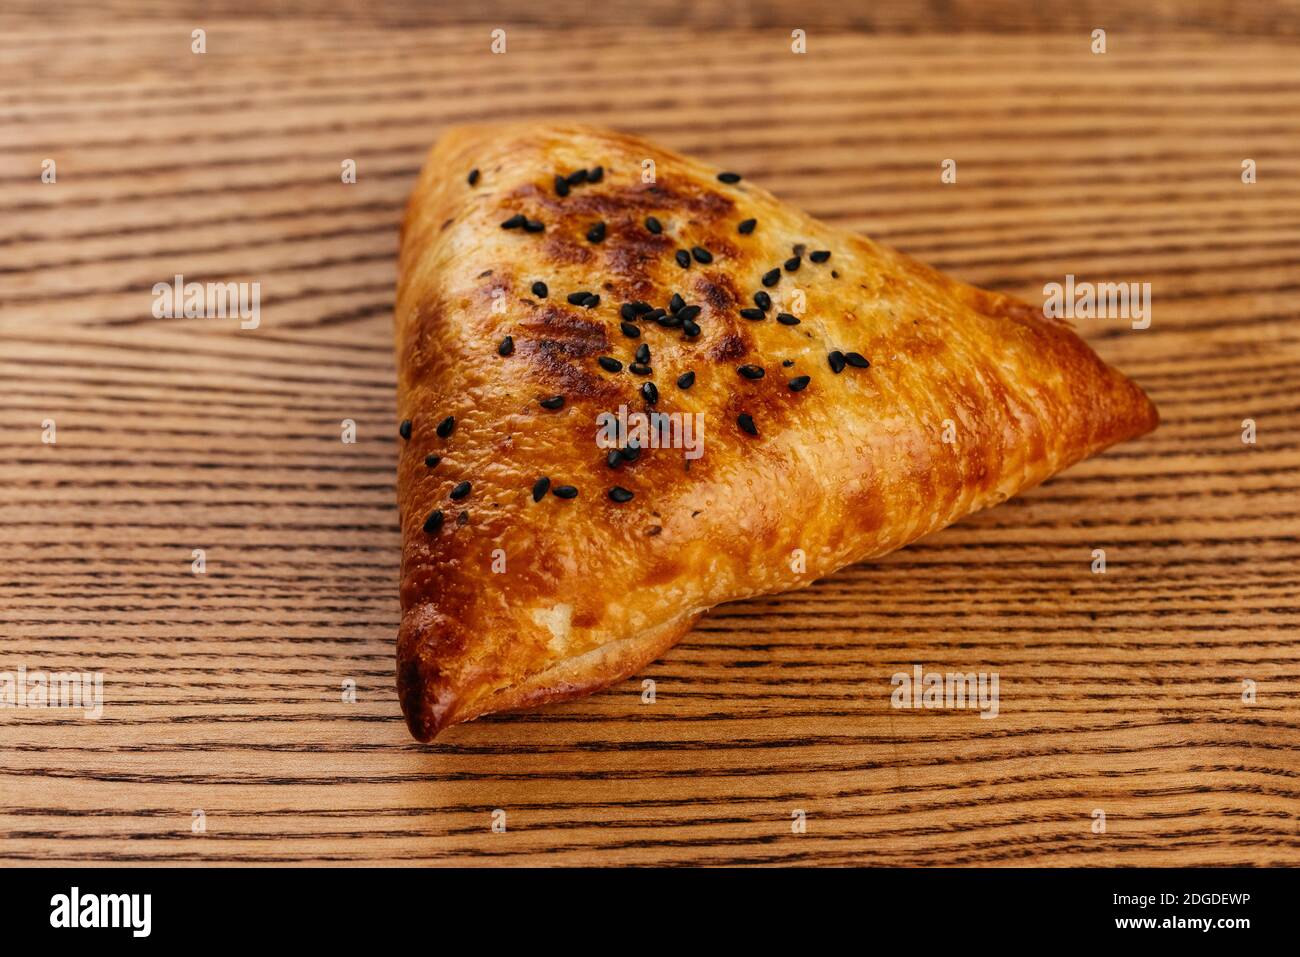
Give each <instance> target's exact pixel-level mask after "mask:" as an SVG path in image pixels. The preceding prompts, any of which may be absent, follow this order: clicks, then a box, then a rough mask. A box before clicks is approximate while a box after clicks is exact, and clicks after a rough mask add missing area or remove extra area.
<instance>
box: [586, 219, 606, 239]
mask: <svg viewBox="0 0 1300 957" xmlns="http://www.w3.org/2000/svg"><path fill="white" fill-rule="evenodd" d="M604 241H605V224H604V223H603V222H602V223H597V224H596V225H595V226H592V227H591V229H589V230H587V242H589V243H599V242H604Z"/></svg>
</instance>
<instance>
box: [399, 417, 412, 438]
mask: <svg viewBox="0 0 1300 957" xmlns="http://www.w3.org/2000/svg"><path fill="white" fill-rule="evenodd" d="M397 434H398V435H400V436H401V437H402V438H404V439H409V438H410V437H411V420H410V419H403V420H402V424H401V425H399V426H398V427H397Z"/></svg>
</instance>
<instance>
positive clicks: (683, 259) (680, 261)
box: [673, 249, 691, 269]
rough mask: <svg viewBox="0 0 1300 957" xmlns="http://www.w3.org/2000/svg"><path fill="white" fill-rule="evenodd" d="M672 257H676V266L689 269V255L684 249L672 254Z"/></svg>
mask: <svg viewBox="0 0 1300 957" xmlns="http://www.w3.org/2000/svg"><path fill="white" fill-rule="evenodd" d="M673 255H674V256H676V257H677V265H679V266H681V267H682V268H683V269H689V268H690V265H691V254H690V253H688V252H687V251H686V250H685V249H679V250H677V252H675V253H673Z"/></svg>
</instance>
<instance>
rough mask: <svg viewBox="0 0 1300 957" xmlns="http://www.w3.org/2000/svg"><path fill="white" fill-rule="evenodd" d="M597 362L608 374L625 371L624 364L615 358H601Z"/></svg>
mask: <svg viewBox="0 0 1300 957" xmlns="http://www.w3.org/2000/svg"><path fill="white" fill-rule="evenodd" d="M634 328H635V327H634ZM596 361H597V362H599V363H600V367H601V368H602V369H604V370H605V371H606V372H622V371H623V363H621V362H619V361H618V360H617V359H615V358H614V357H613V356H601V357H600V358H598V359H597V360H596Z"/></svg>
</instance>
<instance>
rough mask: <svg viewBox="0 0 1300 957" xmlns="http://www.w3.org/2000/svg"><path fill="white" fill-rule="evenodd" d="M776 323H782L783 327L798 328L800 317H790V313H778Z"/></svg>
mask: <svg viewBox="0 0 1300 957" xmlns="http://www.w3.org/2000/svg"><path fill="white" fill-rule="evenodd" d="M776 321H777V322H779V323H781V325H783V326H797V325H799V317H798V316H792V315H790V313H788V312H778V313H777V314H776Z"/></svg>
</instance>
